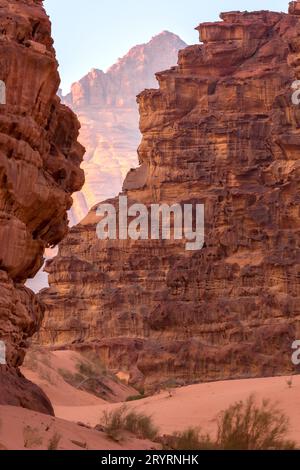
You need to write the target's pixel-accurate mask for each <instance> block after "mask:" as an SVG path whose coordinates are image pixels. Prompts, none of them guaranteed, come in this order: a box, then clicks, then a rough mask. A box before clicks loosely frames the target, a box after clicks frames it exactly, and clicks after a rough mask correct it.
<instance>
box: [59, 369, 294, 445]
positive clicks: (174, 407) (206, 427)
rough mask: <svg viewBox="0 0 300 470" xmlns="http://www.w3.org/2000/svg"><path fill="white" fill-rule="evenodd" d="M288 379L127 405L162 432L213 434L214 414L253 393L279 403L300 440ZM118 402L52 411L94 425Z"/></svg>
mask: <svg viewBox="0 0 300 470" xmlns="http://www.w3.org/2000/svg"><path fill="white" fill-rule="evenodd" d="M287 379H288V378H287V377H276V378H266V379H251V380H236V381H227V382H214V383H209V384H200V385H192V386H189V387H183V388H180V389H176V390H175V391H174V395H173V397H171V398H170V397H169V395H168V393H166V392H164V393H161V394H160V395H156V396H154V397H150V398H146V399H144V400H139V401H135V402H131V403H127V404H126V405H127V406H128V407H129V408H134V409H136V410H137V411H139V412H142V413H144V414H147V415H148V416H152V418H153V421H154V423H155V424H156V425H157V426H158V427H159V429H160V432H161V433H162V434H171V433H173V432H174V431H180V430H184V429H187V428H188V427H201V429H202V430H203V431H204V432H208V433H210V434H212V435H214V433H215V431H216V417H217V415H218V414H219V413H220V412H221V411H223V410H225V409H226V408H228V407H229V406H230V405H232V404H233V403H235V402H237V401H239V400H246V399H247V398H248V397H249V396H250V395H251V394H255V396H256V398H257V400H258V401H259V400H263V399H265V398H267V399H270V400H271V401H272V402H277V403H278V407H279V408H280V409H281V410H282V411H284V412H285V413H286V414H287V416H289V418H290V423H291V427H290V431H291V432H290V436H289V437H290V438H292V439H293V440H295V441H296V442H298V443H299V444H300V376H296V377H294V380H293V386H292V388H289V387H288V386H287V383H286V380H287ZM50 399H51V397H50ZM119 406H120V405H115V404H114V405H110V404H105V405H103V404H100V405H96V406H81V407H64V406H56V407H55V413H56V415H57V416H59V417H62V418H64V419H67V420H74V419H75V420H77V421H83V422H85V423H89V424H91V425H95V424H96V423H99V421H100V422H101V416H102V414H103V410H107V409H114V408H118V407H119Z"/></svg>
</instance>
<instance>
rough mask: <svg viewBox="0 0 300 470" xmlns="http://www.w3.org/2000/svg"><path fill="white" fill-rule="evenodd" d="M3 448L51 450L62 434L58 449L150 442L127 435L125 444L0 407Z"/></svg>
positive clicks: (124, 446)
mask: <svg viewBox="0 0 300 470" xmlns="http://www.w3.org/2000/svg"><path fill="white" fill-rule="evenodd" d="M0 422H1V426H0V450H1V449H2V450H5V449H8V450H26V449H33V450H47V449H48V447H49V444H50V441H51V439H52V438H53V436H58V437H59V443H58V448H57V450H84V449H86V450H107V449H109V450H122V449H129V450H130V449H133V450H149V449H152V448H154V447H155V445H154V444H153V443H151V442H149V441H143V440H138V439H136V438H134V437H132V436H129V435H128V436H126V437H125V439H124V441H122V444H118V443H116V442H114V441H112V440H110V439H108V438H107V437H106V435H105V434H104V433H102V432H98V431H95V430H93V429H87V428H84V427H82V426H79V425H77V424H75V423H71V422H68V421H64V420H62V419H58V418H52V417H50V416H47V415H43V414H40V413H35V412H32V411H29V410H25V409H23V408H15V407H12V406H0Z"/></svg>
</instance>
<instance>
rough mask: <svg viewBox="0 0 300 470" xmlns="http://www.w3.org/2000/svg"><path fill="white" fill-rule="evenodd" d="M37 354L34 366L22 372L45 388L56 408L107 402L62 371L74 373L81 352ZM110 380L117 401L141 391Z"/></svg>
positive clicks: (23, 369)
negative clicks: (73, 383)
mask: <svg viewBox="0 0 300 470" xmlns="http://www.w3.org/2000/svg"><path fill="white" fill-rule="evenodd" d="M36 358H37V359H36V363H35V364H34V367H33V369H34V370H31V369H29V368H28V366H27V367H23V368H22V372H23V374H24V375H25V377H26V378H28V380H31V381H32V382H34V383H35V384H37V385H38V386H39V387H41V388H42V389H43V390H44V392H45V393H46V395H47V396H48V397H49V398H50V400H51V403H52V405H53V406H54V408H56V407H57V408H59V407H62V408H64V407H66V408H68V407H74V406H75V407H80V406H93V405H101V404H106V401H105V400H104V399H102V398H98V397H96V396H94V395H91V394H90V393H86V392H85V391H82V390H77V389H76V388H75V387H73V386H71V385H69V384H68V383H67V382H66V381H65V380H64V379H63V377H62V376H61V374H60V373H59V372H58V371H59V370H60V369H62V370H64V371H67V372H70V373H72V374H74V373H76V372H77V370H76V364H78V363H79V362H80V361H82V356H81V355H80V354H78V353H76V352H74V351H55V352H51V353H49V352H48V353H45V354H42V355H41V354H39V353H37V354H36ZM85 360H86V359H85ZM30 362H32V361H30ZM106 380H107V383H108V385H109V387H110V388H111V389H112V391H113V393H114V402H123V401H125V400H126V398H127V397H128V396H130V395H136V394H137V391H136V390H135V389H133V388H132V387H129V386H128V385H125V384H123V383H121V382H118V381H114V380H110V379H106ZM58 416H60V415H58Z"/></svg>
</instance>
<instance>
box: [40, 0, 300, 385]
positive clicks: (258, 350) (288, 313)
mask: <svg viewBox="0 0 300 470" xmlns="http://www.w3.org/2000/svg"><path fill="white" fill-rule="evenodd" d="M299 3H300V2H299ZM299 3H298V2H297V4H296V5H292V6H291V10H290V14H283V13H274V12H268V11H261V12H254V13H248V12H244V13H241V12H230V13H223V14H222V15H221V20H222V21H220V22H217V23H204V24H201V25H200V26H199V28H198V29H199V32H200V38H201V40H202V41H203V44H201V45H195V46H191V47H187V48H186V49H184V50H183V51H181V52H180V54H179V63H178V66H177V67H173V68H172V69H171V70H168V71H165V72H161V73H158V74H157V78H158V81H159V85H160V87H159V89H158V90H155V89H153V90H146V91H145V92H143V93H142V94H141V95H140V96H139V98H138V101H139V106H140V115H141V121H140V128H141V132H142V134H143V139H142V142H141V145H140V147H139V160H140V164H141V168H140V169H139V170H138V171H136V172H131V173H130V175H129V177H128V178H127V180H126V182H125V184H124V194H126V195H127V196H128V198H129V201H130V203H131V202H143V203H145V204H146V205H149V204H151V203H156V202H159V203H167V204H173V203H178V202H180V203H183V202H189V201H190V202H191V201H197V202H202V203H204V204H205V232H206V233H205V246H204V248H203V249H202V250H201V251H198V252H187V251H185V250H184V246H183V244H182V243H181V242H178V241H176V242H175V241H169V242H161V241H141V240H139V241H132V240H128V241H121V240H117V241H113V240H111V241H100V240H98V239H97V236H96V223H97V222H98V221H99V218H97V216H96V208H94V209H93V210H91V212H90V214H89V215H88V217H87V218H86V219H84V220H83V221H82V223H81V224H79V225H77V226H76V227H74V228H73V229H72V230H71V232H70V234H69V236H68V237H67V238H66V240H65V241H64V242H63V243H62V244H61V245H60V249H59V254H58V256H57V257H56V258H55V259H54V260H53V261H51V262H49V263H48V266H47V271H48V272H49V274H50V277H49V282H50V289H48V290H45V291H43V293H42V295H41V297H42V299H43V301H44V302H45V304H46V309H47V311H46V316H45V321H44V324H43V328H42V330H41V333H40V341H42V342H43V343H45V344H48V345H51V346H53V345H54V346H55V347H63V346H68V347H70V345H71V346H72V347H74V348H78V349H93V350H94V351H96V352H98V353H99V355H100V356H101V358H102V360H104V361H106V363H107V364H108V365H109V366H110V367H113V368H115V369H117V370H121V371H129V372H130V377H131V378H130V381H131V382H132V383H135V384H139V385H140V386H143V387H146V388H150V387H152V386H154V385H155V384H157V383H162V382H166V381H168V380H170V379H174V378H176V379H177V380H179V379H180V380H182V381H185V382H192V381H194V380H215V379H217V380H218V379H228V378H237V377H250V376H265V375H273V374H281V373H285V374H286V373H291V372H292V371H294V370H295V368H294V366H293V364H292V362H291V355H292V350H291V345H292V342H293V341H294V340H295V339H298V338H299V335H300V328H299V326H300V324H299V318H300V247H299V241H300V217H299V202H300V194H299V190H300V158H299V155H300V107H299V106H297V105H294V104H293V103H292V93H293V90H292V88H291V87H292V83H293V82H294V81H295V80H297V79H300V66H299V64H300V60H299V59H300V41H299V37H300V16H297V15H296V14H294V13H297V12H298V11H299V10H298V5H299ZM112 202H113V204H115V205H116V206H117V204H118V202H117V200H114V201H112ZM155 386H156V385H155Z"/></svg>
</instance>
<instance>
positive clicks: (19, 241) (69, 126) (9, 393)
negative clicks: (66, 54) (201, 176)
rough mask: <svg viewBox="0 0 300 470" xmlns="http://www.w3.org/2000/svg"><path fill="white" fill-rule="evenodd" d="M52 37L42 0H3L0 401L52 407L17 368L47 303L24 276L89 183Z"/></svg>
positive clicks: (37, 264) (59, 235) (58, 236)
mask: <svg viewBox="0 0 300 470" xmlns="http://www.w3.org/2000/svg"><path fill="white" fill-rule="evenodd" d="M52 43H53V41H52V39H51V29H50V22H49V18H48V16H47V15H46V13H45V11H44V9H43V6H42V2H41V1H38V0H36V1H33V0H27V1H17V0H9V1H6V0H0V79H1V80H2V81H3V82H4V83H5V86H6V104H2V105H0V181H1V184H0V340H1V341H4V342H5V345H6V361H7V365H6V366H0V404H11V405H21V406H25V407H29V408H32V409H36V410H39V411H45V412H52V407H51V405H50V403H49V402H48V400H47V398H46V397H44V395H43V393H42V392H41V391H40V390H39V389H38V388H37V387H35V386H34V385H33V384H31V383H30V382H27V381H26V380H25V379H24V377H22V376H21V374H20V373H19V371H18V367H19V366H20V365H21V364H22V362H23V359H24V355H25V352H26V347H27V340H28V338H29V337H31V336H32V335H33V334H34V333H35V332H36V331H37V329H38V328H39V326H40V324H41V321H42V317H43V311H44V307H43V306H42V305H41V304H40V302H39V301H38V299H37V298H36V297H35V295H34V294H33V292H32V291H31V290H30V289H28V288H26V287H25V286H24V283H25V281H26V279H27V278H30V277H33V276H34V275H35V274H36V273H37V272H38V270H39V269H40V268H41V266H42V264H43V255H44V251H45V249H46V248H47V247H51V246H54V245H56V244H57V243H58V242H59V241H61V240H62V239H63V237H64V236H65V235H66V234H67V231H68V219H67V211H68V210H69V209H70V207H71V205H72V198H71V194H72V193H73V192H74V191H78V190H80V188H81V187H82V185H83V183H84V174H83V171H82V170H81V169H80V163H81V161H82V157H83V153H84V149H83V147H82V146H81V145H80V144H79V143H78V141H77V137H78V132H79V123H78V121H77V119H76V117H75V115H74V114H73V112H71V111H70V110H69V109H68V108H67V107H66V106H64V105H62V104H61V103H60V100H59V98H58V97H57V96H56V92H57V89H58V85H59V76H58V72H57V67H58V64H57V61H56V58H55V51H54V49H53V46H52Z"/></svg>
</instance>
